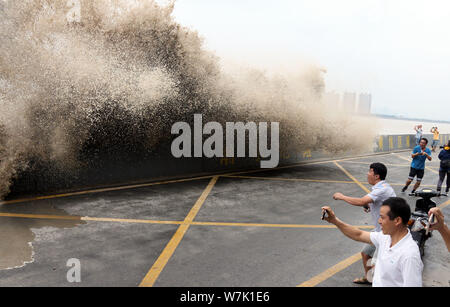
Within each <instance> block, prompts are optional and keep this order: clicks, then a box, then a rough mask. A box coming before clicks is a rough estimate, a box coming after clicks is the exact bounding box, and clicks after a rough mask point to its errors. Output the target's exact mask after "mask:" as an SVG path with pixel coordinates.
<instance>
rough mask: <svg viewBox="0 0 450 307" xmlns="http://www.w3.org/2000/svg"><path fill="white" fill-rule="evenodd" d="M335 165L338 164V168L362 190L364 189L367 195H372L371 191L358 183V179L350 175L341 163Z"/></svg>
mask: <svg viewBox="0 0 450 307" xmlns="http://www.w3.org/2000/svg"><path fill="white" fill-rule="evenodd" d="M334 164H336V166H337V167H339V168H340V169H341V170H342V171H343V172H344V173H345V174H346V175H347V176H348V177H349V178H350V179H351V180H353V181H354V182H355V183H356V184H357V185H359V186H360V187H361V189H363V190H364V191H366V192H367V193H370V191H369V189H368V188H366V187H365V186H364V185H363V184H362V183H361V182H359V181H358V179H356V178H355V177H354V176H353V175H352V174H350V173H349V172H348V171H347V170H346V169H345V168H343V167H342V166H341V165H340V164H339V163H337V162H334Z"/></svg>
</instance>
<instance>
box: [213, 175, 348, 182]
mask: <svg viewBox="0 0 450 307" xmlns="http://www.w3.org/2000/svg"><path fill="white" fill-rule="evenodd" d="M220 177H225V178H242V179H258V180H274V181H302V182H320V183H352V184H354V182H353V181H344V180H327V179H304V178H282V177H258V176H232V175H227V176H220Z"/></svg>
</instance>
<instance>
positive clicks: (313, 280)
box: [298, 161, 370, 287]
mask: <svg viewBox="0 0 450 307" xmlns="http://www.w3.org/2000/svg"><path fill="white" fill-rule="evenodd" d="M334 164H336V166H337V167H339V168H340V169H341V170H342V171H343V172H344V173H345V174H346V175H347V176H348V177H349V178H350V179H352V180H353V181H354V182H355V183H356V184H358V185H359V186H360V187H361V188H362V189H363V190H364V191H366V192H367V193H370V191H369V189H367V188H366V187H365V186H364V185H363V184H362V183H361V182H359V181H358V180H357V179H356V178H355V177H354V176H353V175H352V174H350V173H349V172H348V171H347V170H346V169H345V168H344V167H342V166H341V165H340V164H339V163H338V162H337V161H335V162H334ZM360 259H361V253H357V254H355V255H353V256H351V257H349V258H347V259H345V260H343V261H341V262H339V263H338V264H336V265H334V266H332V267H331V268H329V269H328V270H326V271H324V272H322V273H320V274H318V275H316V276H314V277H313V278H311V279H310V280H308V281H305V282H304V283H302V284H300V285H298V287H314V286H316V285H318V284H320V283H321V282H323V281H325V280H327V279H328V278H330V277H331V276H333V275H335V274H336V273H338V272H340V271H342V270H344V269H345V268H347V267H348V266H350V265H352V264H353V263H355V262H357V261H358V260H360Z"/></svg>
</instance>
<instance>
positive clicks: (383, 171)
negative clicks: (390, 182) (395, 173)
mask: <svg viewBox="0 0 450 307" xmlns="http://www.w3.org/2000/svg"><path fill="white" fill-rule="evenodd" d="M369 169H373V173H374V174H375V175H378V176H380V180H384V179H386V175H387V167H386V165H384V164H383V163H380V162H375V163H372V164H370V167H369Z"/></svg>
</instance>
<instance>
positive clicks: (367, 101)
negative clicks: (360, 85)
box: [358, 93, 372, 115]
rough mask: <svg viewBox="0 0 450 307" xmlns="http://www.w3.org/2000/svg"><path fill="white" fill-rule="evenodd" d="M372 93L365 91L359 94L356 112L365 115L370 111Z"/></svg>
mask: <svg viewBox="0 0 450 307" xmlns="http://www.w3.org/2000/svg"><path fill="white" fill-rule="evenodd" d="M371 108H372V95H371V94H367V93H361V94H359V101H358V114H362V115H366V114H370V113H371Z"/></svg>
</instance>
